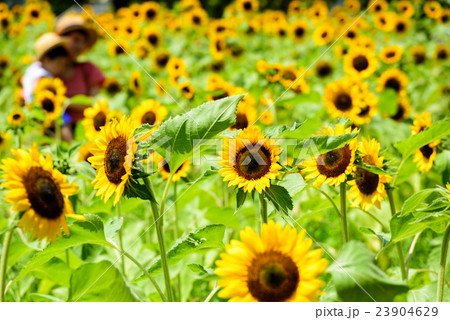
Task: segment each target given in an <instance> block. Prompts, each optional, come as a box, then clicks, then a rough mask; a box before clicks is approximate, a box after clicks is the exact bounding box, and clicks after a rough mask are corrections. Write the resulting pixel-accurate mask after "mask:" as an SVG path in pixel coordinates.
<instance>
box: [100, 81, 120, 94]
mask: <svg viewBox="0 0 450 320" xmlns="http://www.w3.org/2000/svg"><path fill="white" fill-rule="evenodd" d="M103 88H104V89H105V90H106V92H108V94H109V95H111V96H114V95H115V94H117V93H119V92H120V91H121V90H122V89H121V86H120V83H119V80H117V78H114V77H108V78H106V79H105V82H104V83H103Z"/></svg>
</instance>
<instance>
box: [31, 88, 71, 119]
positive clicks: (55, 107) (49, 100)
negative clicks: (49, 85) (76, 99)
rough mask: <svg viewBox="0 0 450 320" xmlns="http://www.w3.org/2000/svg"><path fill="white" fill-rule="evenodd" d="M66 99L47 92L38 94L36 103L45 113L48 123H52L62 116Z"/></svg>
mask: <svg viewBox="0 0 450 320" xmlns="http://www.w3.org/2000/svg"><path fill="white" fill-rule="evenodd" d="M64 99H65V98H64V97H61V96H57V95H55V94H53V93H51V92H50V91H47V90H45V91H40V92H38V93H37V94H36V99H35V102H36V104H37V105H38V106H39V107H40V108H41V109H42V110H43V111H44V113H45V116H46V121H47V122H51V121H53V120H55V119H56V118H58V117H59V116H61V114H62V111H63V108H62V104H63V102H64Z"/></svg>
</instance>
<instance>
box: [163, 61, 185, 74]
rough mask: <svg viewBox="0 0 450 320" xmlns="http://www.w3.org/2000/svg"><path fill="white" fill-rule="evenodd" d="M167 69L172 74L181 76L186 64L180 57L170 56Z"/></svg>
mask: <svg viewBox="0 0 450 320" xmlns="http://www.w3.org/2000/svg"><path fill="white" fill-rule="evenodd" d="M167 71H168V72H169V74H170V75H172V76H181V75H185V74H186V64H185V63H184V61H183V59H182V58H170V59H169V62H168V63H167Z"/></svg>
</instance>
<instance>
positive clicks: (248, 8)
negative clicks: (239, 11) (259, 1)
mask: <svg viewBox="0 0 450 320" xmlns="http://www.w3.org/2000/svg"><path fill="white" fill-rule="evenodd" d="M244 10H245V11H249V10H252V3H251V2H250V1H246V2H244Z"/></svg>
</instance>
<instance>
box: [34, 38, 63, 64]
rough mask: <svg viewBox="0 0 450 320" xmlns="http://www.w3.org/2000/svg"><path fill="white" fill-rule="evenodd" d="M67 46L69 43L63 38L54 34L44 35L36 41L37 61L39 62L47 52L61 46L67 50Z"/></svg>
mask: <svg viewBox="0 0 450 320" xmlns="http://www.w3.org/2000/svg"><path fill="white" fill-rule="evenodd" d="M68 45H69V43H68V41H67V38H65V37H61V36H60V35H58V34H56V33H55V32H47V33H44V34H43V35H42V36H40V37H39V39H37V41H36V53H37V59H38V60H41V59H42V57H44V56H45V54H46V53H47V52H49V51H50V50H52V49H54V48H56V47H59V46H63V47H64V48H66V49H67V48H68Z"/></svg>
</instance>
